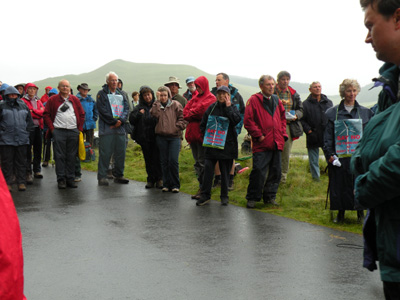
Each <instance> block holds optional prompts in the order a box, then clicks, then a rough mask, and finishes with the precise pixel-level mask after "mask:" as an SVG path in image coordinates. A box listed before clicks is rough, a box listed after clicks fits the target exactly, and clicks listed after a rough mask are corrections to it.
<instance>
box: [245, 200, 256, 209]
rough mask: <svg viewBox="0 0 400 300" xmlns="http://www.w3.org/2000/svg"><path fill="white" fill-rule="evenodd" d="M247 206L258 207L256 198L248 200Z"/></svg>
mask: <svg viewBox="0 0 400 300" xmlns="http://www.w3.org/2000/svg"><path fill="white" fill-rule="evenodd" d="M246 207H247V208H254V207H256V201H254V200H248V201H247V205H246Z"/></svg>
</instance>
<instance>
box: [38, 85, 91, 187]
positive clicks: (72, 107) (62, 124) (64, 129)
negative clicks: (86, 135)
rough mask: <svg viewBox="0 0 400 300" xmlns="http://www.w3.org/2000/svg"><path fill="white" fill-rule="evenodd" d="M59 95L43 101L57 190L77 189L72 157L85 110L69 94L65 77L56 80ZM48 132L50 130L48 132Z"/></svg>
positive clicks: (68, 86) (81, 127)
mask: <svg viewBox="0 0 400 300" xmlns="http://www.w3.org/2000/svg"><path fill="white" fill-rule="evenodd" d="M58 90H59V91H60V93H59V94H57V95H54V96H51V97H50V98H49V100H48V101H47V103H46V108H45V110H44V113H43V119H44V121H45V122H46V125H47V126H48V127H49V130H50V132H51V134H52V136H53V148H54V160H55V162H56V174H57V182H58V188H59V189H65V188H66V187H67V186H68V187H70V188H76V187H77V185H76V183H75V182H74V180H75V159H76V154H77V153H78V143H79V132H80V131H82V130H83V122H84V121H85V111H84V110H83V108H82V105H81V102H80V101H79V99H78V98H76V97H75V96H74V95H71V85H70V84H69V82H68V80H61V81H60V82H59V83H58ZM47 134H49V131H48V133H47Z"/></svg>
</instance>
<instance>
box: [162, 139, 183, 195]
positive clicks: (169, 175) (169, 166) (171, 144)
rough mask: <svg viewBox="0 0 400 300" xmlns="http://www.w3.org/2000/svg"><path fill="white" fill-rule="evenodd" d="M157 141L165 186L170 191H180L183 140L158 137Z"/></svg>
mask: <svg viewBox="0 0 400 300" xmlns="http://www.w3.org/2000/svg"><path fill="white" fill-rule="evenodd" d="M156 140H157V145H158V148H159V149H160V161H161V170H162V178H163V186H164V187H166V188H169V189H174V188H177V189H179V188H180V187H181V184H180V180H179V153H180V151H181V139H180V138H179V137H177V138H173V137H166V136H161V135H157V137H156Z"/></svg>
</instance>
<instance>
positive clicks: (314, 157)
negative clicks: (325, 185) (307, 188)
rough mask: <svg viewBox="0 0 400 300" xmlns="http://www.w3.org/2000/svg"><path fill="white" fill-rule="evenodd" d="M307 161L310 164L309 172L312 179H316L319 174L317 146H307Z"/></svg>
mask: <svg viewBox="0 0 400 300" xmlns="http://www.w3.org/2000/svg"><path fill="white" fill-rule="evenodd" d="M307 151H308V162H309V164H310V172H311V176H312V178H313V179H316V180H318V179H319V176H320V171H319V148H318V147H317V148H307Z"/></svg>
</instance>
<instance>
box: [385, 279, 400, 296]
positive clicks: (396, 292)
mask: <svg viewBox="0 0 400 300" xmlns="http://www.w3.org/2000/svg"><path fill="white" fill-rule="evenodd" d="M383 293H384V294H385V299H386V300H400V282H388V281H383Z"/></svg>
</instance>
